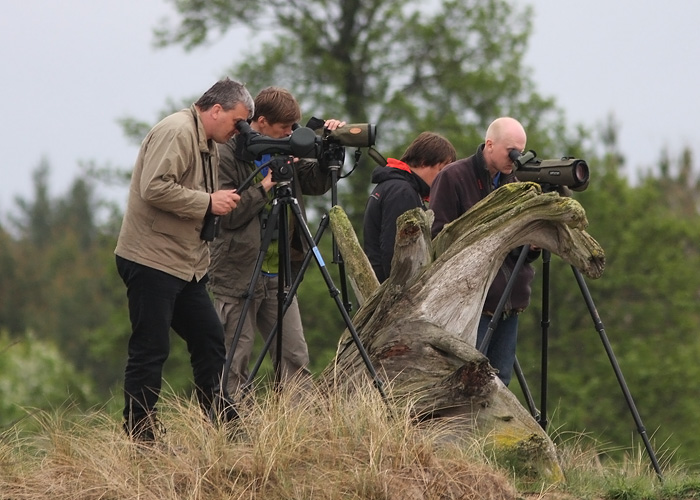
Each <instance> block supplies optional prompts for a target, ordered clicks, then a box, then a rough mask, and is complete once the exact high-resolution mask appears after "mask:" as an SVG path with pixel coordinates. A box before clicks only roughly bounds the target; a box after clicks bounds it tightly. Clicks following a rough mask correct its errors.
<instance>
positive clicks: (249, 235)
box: [209, 136, 332, 297]
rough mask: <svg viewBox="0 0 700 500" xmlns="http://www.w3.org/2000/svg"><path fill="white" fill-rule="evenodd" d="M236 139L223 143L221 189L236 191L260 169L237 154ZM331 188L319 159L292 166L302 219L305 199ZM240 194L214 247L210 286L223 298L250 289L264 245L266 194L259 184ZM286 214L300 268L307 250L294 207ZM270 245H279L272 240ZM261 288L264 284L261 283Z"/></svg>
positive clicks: (292, 251)
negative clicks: (262, 241) (293, 210)
mask: <svg viewBox="0 0 700 500" xmlns="http://www.w3.org/2000/svg"><path fill="white" fill-rule="evenodd" d="M237 137H238V136H234V137H233V138H232V139H231V140H230V141H228V142H227V143H226V144H219V155H220V157H221V159H220V163H219V188H220V189H238V187H239V186H240V185H241V184H242V183H243V182H244V181H245V180H246V179H247V178H248V177H249V176H250V175H251V174H252V173H253V172H254V171H255V169H256V166H255V163H254V162H252V161H248V160H247V159H244V158H242V156H243V155H241V154H237V151H236V147H237V146H236V140H237ZM331 184H332V179H331V173H330V170H328V169H323V168H321V167H320V166H319V164H318V162H317V161H316V160H304V159H302V160H299V161H298V162H296V163H295V164H294V177H293V180H292V182H291V184H290V186H291V189H292V195H293V196H294V198H295V199H296V200H297V202H298V203H299V207H300V209H301V213H302V215H303V216H304V219H306V213H305V211H304V201H303V198H302V196H301V195H302V194H306V195H321V194H323V193H325V192H326V191H328V190H329V189H330V188H331ZM239 194H240V196H241V200H240V202H239V203H238V205H237V206H236V208H235V209H234V210H232V211H231V212H230V213H229V214H228V215H226V216H223V217H221V229H220V233H219V236H217V238H216V239H215V240H214V241H213V242H212V244H211V265H210V267H209V277H210V281H209V286H210V290H211V291H212V292H213V293H214V294H215V295H219V296H224V297H242V296H243V295H244V293H245V292H246V290H247V289H248V287H249V285H250V280H251V278H252V275H253V271H254V270H255V262H256V260H257V258H258V254H259V252H260V246H261V239H262V230H261V214H262V212H263V211H265V210H266V209H265V206H266V205H267V204H268V201H269V196H268V193H266V192H265V189H264V188H263V187H262V185H261V184H260V183H259V182H257V183H254V184H252V185H249V187H247V188H244V189H243V191H242V192H241V193H239ZM287 212H288V214H289V216H290V223H289V240H290V259H291V260H292V262H294V263H299V262H300V261H302V260H303V258H304V254H305V249H306V248H307V245H306V242H305V241H304V238H303V236H302V235H301V234H300V232H299V228H298V227H297V224H296V221H295V220H294V217H292V210H291V208H288V209H287ZM311 232H312V233H313V232H314V231H311ZM271 244H273V245H274V244H277V243H276V241H273V242H272V243H271ZM293 267H294V266H293ZM258 284H259V285H261V284H262V283H261V280H259V281H258Z"/></svg>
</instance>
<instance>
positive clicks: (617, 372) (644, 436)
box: [571, 266, 663, 480]
mask: <svg viewBox="0 0 700 500" xmlns="http://www.w3.org/2000/svg"><path fill="white" fill-rule="evenodd" d="M571 269H572V271H573V272H574V276H575V277H576V282H577V283H578V286H579V288H580V289H581V293H582V294H583V298H584V300H585V301H586V305H587V306H588V311H589V312H590V314H591V318H592V319H593V324H594V325H595V329H596V331H597V332H598V335H600V340H601V341H602V342H603V347H604V348H605V352H606V353H607V355H608V359H609V360H610V364H611V365H612V367H613V370H614V372H615V376H616V377H617V381H618V383H619V384H620V388H621V389H622V394H624V396H625V400H626V401H627V406H629V409H630V412H631V413H632V417H633V418H634V421H635V423H636V424H637V431H638V432H639V435H640V436H641V438H642V441H643V442H644V446H645V447H646V450H647V453H648V454H649V458H650V459H651V464H652V466H653V467H654V471H656V475H657V476H658V477H659V479H661V480H663V476H662V474H661V468H660V467H659V464H658V462H657V460H656V455H655V454H654V450H653V449H652V447H651V443H650V442H649V438H648V437H647V432H646V429H645V428H644V424H643V423H642V419H641V417H640V416H639V412H638V411H637V407H636V406H635V404H634V400H633V399H632V395H631V394H630V391H629V389H628V388H627V383H626V382H625V377H624V376H623V375H622V370H621V369H620V365H619V364H618V363H617V359H616V358H615V354H614V353H613V350H612V347H611V346H610V342H609V341H608V336H607V334H606V333H605V327H604V326H603V321H602V320H601V319H600V316H599V315H598V311H597V310H596V307H595V304H593V299H592V298H591V294H590V292H589V291H588V286H587V285H586V282H585V281H584V279H583V276H582V275H581V272H580V271H579V270H578V269H576V268H575V267H574V266H571Z"/></svg>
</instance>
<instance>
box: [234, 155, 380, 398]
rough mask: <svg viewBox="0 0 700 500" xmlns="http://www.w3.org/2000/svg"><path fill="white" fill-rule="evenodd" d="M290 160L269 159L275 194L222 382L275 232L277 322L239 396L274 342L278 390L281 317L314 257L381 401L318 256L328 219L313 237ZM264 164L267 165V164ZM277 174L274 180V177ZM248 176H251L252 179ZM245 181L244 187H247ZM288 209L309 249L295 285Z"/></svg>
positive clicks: (361, 348)
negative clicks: (294, 184)
mask: <svg viewBox="0 0 700 500" xmlns="http://www.w3.org/2000/svg"><path fill="white" fill-rule="evenodd" d="M291 163H292V160H291V159H289V158H284V157H273V158H272V160H270V162H269V164H270V168H271V169H272V172H273V180H275V181H276V182H277V185H276V186H275V192H274V199H273V200H272V208H271V210H270V215H269V217H268V223H267V226H266V227H265V230H264V232H263V237H262V243H261V246H260V251H259V253H258V257H257V260H256V263H255V268H254V271H253V275H252V276H251V280H250V284H249V286H248V289H247V291H246V293H245V302H244V304H243V308H242V311H241V315H240V317H239V320H238V323H237V325H236V330H235V332H234V336H233V339H232V340H231V345H230V346H229V349H228V352H227V356H226V363H225V365H224V371H223V377H222V383H223V384H226V383H227V380H228V375H229V372H230V369H231V363H232V361H233V355H234V353H235V350H236V347H237V344H238V341H239V339H240V336H241V332H242V329H243V324H244V322H245V318H246V315H247V313H248V310H249V309H250V305H251V302H252V300H253V297H254V293H255V287H256V284H257V282H258V279H259V277H260V275H261V270H262V265H263V262H264V259H265V254H266V253H267V250H268V248H269V246H270V244H271V243H272V240H273V237H274V233H275V231H277V232H278V237H277V245H278V253H279V269H278V272H279V280H278V292H277V319H276V322H275V326H274V327H273V330H272V331H271V332H270V334H269V335H268V337H267V340H266V342H265V346H264V347H263V350H262V352H261V354H260V356H259V357H258V360H257V361H256V363H255V366H254V368H253V369H252V370H251V372H250V374H249V376H248V379H247V380H246V382H245V383H244V385H243V386H242V394H243V396H245V395H246V393H247V392H248V390H249V388H250V386H251V385H252V382H253V380H254V379H255V376H256V375H257V372H258V370H259V368H260V365H261V364H262V361H263V359H264V357H265V355H266V353H267V351H268V350H269V348H270V346H271V344H272V341H273V339H274V340H276V342H277V344H276V346H277V349H276V359H275V360H273V362H274V367H275V386H276V387H279V385H280V383H281V380H282V359H281V356H282V339H283V323H284V322H283V318H284V314H285V313H286V311H287V309H288V308H289V306H290V305H291V303H292V300H293V299H294V296H295V294H296V291H297V289H298V287H299V285H300V284H301V281H302V279H303V275H304V273H305V271H306V269H307V268H308V266H309V264H310V262H311V258H312V257H313V258H314V259H315V260H316V263H317V264H318V267H319V269H320V271H321V274H322V276H323V279H324V281H325V282H326V285H327V287H328V291H329V293H330V295H331V297H332V298H333V299H334V300H335V303H336V306H337V307H338V310H339V311H340V312H341V315H342V317H343V320H344V322H345V325H346V326H347V328H348V331H349V332H350V334H351V336H352V339H353V341H354V343H355V345H356V346H357V348H358V350H359V352H360V355H361V357H362V360H363V361H364V363H365V365H366V367H367V370H368V372H369V374H370V375H371V377H372V379H373V382H374V385H375V387H376V388H377V389H378V390H379V393H380V395H381V396H382V398H383V399H384V400H385V401H386V399H387V397H386V394H385V393H384V389H383V386H384V384H383V382H382V380H381V379H380V378H379V377H378V375H377V373H376V371H375V369H374V366H373V365H372V362H371V360H370V359H369V356H368V354H367V352H366V350H365V348H364V346H363V345H362V342H361V340H360V338H359V335H358V334H357V331H356V329H355V327H354V326H353V324H352V320H351V318H350V316H349V314H348V311H347V308H346V307H345V306H344V305H343V303H342V301H341V299H340V297H339V291H338V289H337V288H336V287H335V285H334V284H333V280H332V278H331V276H330V274H329V272H328V269H327V268H326V265H325V262H324V261H323V257H322V256H321V253H320V251H319V249H318V247H317V244H318V241H319V240H320V237H321V236H322V234H323V231H324V230H325V228H326V227H327V225H328V216H327V215H324V218H323V220H322V221H321V226H320V227H319V231H318V233H317V234H316V238H314V237H312V235H311V232H310V231H309V228H308V226H307V224H306V221H305V220H304V218H303V216H302V214H301V209H300V207H299V203H298V201H297V199H296V198H294V196H293V195H292V190H291V187H290V183H291V182H292V177H293V175H292V170H291V168H293V167H292V166H291ZM266 165H267V164H266ZM264 166H265V165H262V166H261V167H260V168H259V169H258V170H257V171H256V172H254V174H253V176H254V175H255V174H256V173H257V172H259V171H260V170H261V169H262V168H263V167H264ZM276 175H277V178H276V177H275V176H276ZM253 176H251V177H253ZM247 182H248V181H246V182H244V183H243V185H245V184H247ZM288 209H289V210H291V213H292V216H293V217H294V220H295V222H296V227H297V228H298V229H299V231H300V232H301V235H302V237H303V239H304V240H305V241H306V243H307V244H308V247H309V250H308V251H307V253H306V254H305V257H304V260H303V262H302V265H301V268H300V269H299V271H298V273H297V274H296V276H295V277H294V282H293V283H292V270H291V260H290V242H289V237H288V235H289V212H288Z"/></svg>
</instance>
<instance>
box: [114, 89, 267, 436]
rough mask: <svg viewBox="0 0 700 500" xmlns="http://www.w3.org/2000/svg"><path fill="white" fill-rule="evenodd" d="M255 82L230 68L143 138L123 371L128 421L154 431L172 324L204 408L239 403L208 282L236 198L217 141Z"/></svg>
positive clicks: (125, 231) (132, 196)
mask: <svg viewBox="0 0 700 500" xmlns="http://www.w3.org/2000/svg"><path fill="white" fill-rule="evenodd" d="M253 110H254V104H253V98H252V97H251V95H250V93H249V92H248V90H247V89H246V88H245V86H244V85H242V84H241V83H239V82H236V81H234V80H230V79H228V78H226V79H224V80H221V81H219V82H217V83H216V84H214V85H213V86H212V87H211V88H210V89H209V90H207V91H206V92H205V93H204V94H203V95H202V97H200V98H199V100H197V102H196V103H194V104H193V105H192V106H191V107H190V108H189V109H183V110H182V111H179V112H177V113H174V114H172V115H170V116H168V117H166V118H164V119H163V120H162V121H161V122H159V123H158V124H157V125H155V126H154V127H153V128H152V129H151V131H150V132H149V133H148V135H147V136H146V138H145V139H144V140H143V143H142V144H141V149H140V151H139V154H138V157H137V159H136V165H135V167H134V171H133V174H132V178H131V187H130V190H129V200H128V203H127V208H126V212H125V213H124V220H123V222H122V227H121V231H120V233H119V239H118V241H117V247H116V250H115V254H116V263H117V270H118V272H119V275H120V276H121V278H122V280H123V281H124V284H125V285H126V287H127V297H128V303H129V317H130V320H131V327H132V333H131V337H130V339H129V347H128V361H127V365H126V370H125V376H124V401H125V404H124V412H123V415H124V429H125V431H126V432H127V434H129V436H131V437H132V438H134V439H137V440H141V441H152V440H154V439H155V437H156V433H157V431H158V428H159V426H158V425H156V422H157V420H156V413H157V410H156V403H157V401H158V397H159V394H160V388H161V382H162V369H163V364H164V363H165V360H166V359H167V357H168V354H169V352H170V343H169V332H170V328H171V327H172V329H173V330H174V331H175V332H176V333H177V334H178V335H179V336H180V337H182V338H183V339H184V340H185V342H187V349H188V351H189V352H190V360H191V364H192V370H193V375H194V382H195V385H196V394H197V399H198V401H199V403H200V405H201V407H202V409H203V410H204V411H205V412H207V413H208V414H211V412H212V411H213V412H214V414H213V415H214V416H215V417H216V418H226V417H227V415H226V414H224V413H222V412H224V411H225V410H227V412H228V417H232V416H233V414H234V413H235V410H233V408H228V409H226V408H224V407H223V406H221V407H220V406H217V407H215V408H214V407H213V404H214V402H216V401H224V402H225V401H227V397H226V396H227V395H226V394H225V391H223V390H222V387H221V380H220V379H221V374H222V369H223V365H224V362H225V353H226V349H225V345H224V337H223V328H222V325H221V322H220V321H219V318H218V316H217V314H216V311H215V310H214V307H213V304H212V302H211V299H210V297H209V294H208V292H207V290H206V282H207V268H208V266H209V241H211V239H212V238H213V231H212V229H215V228H216V221H217V218H218V217H219V216H222V215H226V214H227V213H229V212H230V211H231V210H233V209H234V208H235V207H236V204H237V202H238V201H239V200H240V196H239V195H238V194H237V193H236V192H235V191H234V190H218V189H217V186H218V179H217V177H218V175H217V170H218V165H219V154H218V151H217V147H216V144H215V143H217V142H218V143H224V142H226V141H228V140H229V139H230V138H231V137H232V136H233V135H234V134H236V133H237V128H236V123H238V121H240V120H247V119H249V118H250V117H251V116H252V115H253Z"/></svg>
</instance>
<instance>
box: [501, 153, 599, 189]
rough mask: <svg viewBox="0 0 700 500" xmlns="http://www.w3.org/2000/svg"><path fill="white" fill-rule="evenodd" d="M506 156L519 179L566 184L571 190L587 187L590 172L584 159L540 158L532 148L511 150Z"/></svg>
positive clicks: (540, 182) (559, 184) (539, 182)
mask: <svg viewBox="0 0 700 500" xmlns="http://www.w3.org/2000/svg"><path fill="white" fill-rule="evenodd" d="M508 156H509V157H510V159H511V160H513V166H514V168H515V170H516V172H515V176H516V177H517V178H518V180H519V181H523V182H537V183H538V184H554V185H557V186H567V187H568V188H570V189H572V190H573V191H583V190H584V189H586V188H587V187H588V181H589V178H590V172H589V170H588V164H587V163H586V162H585V161H584V160H581V159H578V158H570V157H564V158H562V159H560V160H541V159H539V158H537V153H535V152H534V151H533V150H530V151H527V152H525V153H522V154H521V153H520V152H519V151H516V150H512V151H511V152H510V153H508Z"/></svg>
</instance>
